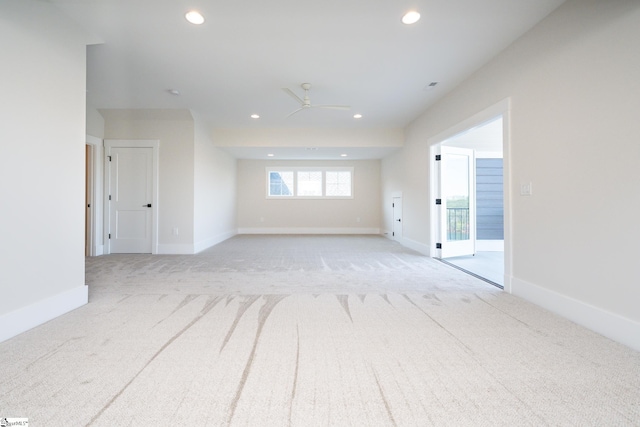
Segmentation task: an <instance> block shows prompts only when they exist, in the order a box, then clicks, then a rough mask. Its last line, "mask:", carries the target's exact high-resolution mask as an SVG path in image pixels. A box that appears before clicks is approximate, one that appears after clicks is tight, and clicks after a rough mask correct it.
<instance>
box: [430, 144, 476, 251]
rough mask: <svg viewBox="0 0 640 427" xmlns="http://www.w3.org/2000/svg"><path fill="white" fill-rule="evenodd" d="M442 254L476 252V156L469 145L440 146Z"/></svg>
mask: <svg viewBox="0 0 640 427" xmlns="http://www.w3.org/2000/svg"><path fill="white" fill-rule="evenodd" d="M439 164H440V175H439V184H440V197H439V198H438V200H439V203H440V214H439V218H440V221H439V222H440V224H439V231H440V232H439V237H440V238H439V240H438V242H439V243H440V248H438V249H440V257H441V258H449V257H454V256H462V255H473V254H474V253H475V240H476V236H475V229H476V227H475V218H476V212H475V182H474V181H475V158H474V151H473V150H469V149H465V148H455V147H447V146H442V147H440V161H439Z"/></svg>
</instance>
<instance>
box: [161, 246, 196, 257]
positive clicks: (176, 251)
mask: <svg viewBox="0 0 640 427" xmlns="http://www.w3.org/2000/svg"><path fill="white" fill-rule="evenodd" d="M156 253H157V254H158V255H191V254H194V253H195V252H194V250H193V245H190V244H158V251H157V252H156Z"/></svg>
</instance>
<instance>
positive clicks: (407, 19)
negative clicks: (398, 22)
mask: <svg viewBox="0 0 640 427" xmlns="http://www.w3.org/2000/svg"><path fill="white" fill-rule="evenodd" d="M419 19H420V14H419V13H418V12H416V11H415V10H412V11H409V12H407V13H405V14H404V16H403V17H402V23H403V24H407V25H411V24H415V23H416V22H418V20H419Z"/></svg>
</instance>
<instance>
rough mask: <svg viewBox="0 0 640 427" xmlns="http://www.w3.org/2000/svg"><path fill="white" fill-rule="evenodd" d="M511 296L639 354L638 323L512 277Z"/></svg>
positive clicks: (639, 335) (639, 328) (639, 331)
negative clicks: (537, 306)
mask: <svg viewBox="0 0 640 427" xmlns="http://www.w3.org/2000/svg"><path fill="white" fill-rule="evenodd" d="M511 291H512V293H513V295H516V296H518V297H520V298H523V299H525V300H527V301H529V302H532V303H534V304H536V305H539V306H540V307H543V308H545V309H547V310H549V311H551V312H553V313H556V314H558V315H560V316H562V317H565V318H567V319H569V320H571V321H573V322H575V323H577V324H579V325H582V326H584V327H586V328H588V329H591V330H592V331H594V332H597V333H599V334H601V335H604V336H605V337H607V338H610V339H612V340H614V341H617V342H619V343H622V344H624V345H627V346H629V347H631V348H633V349H634V350H638V351H640V323H638V322H636V321H634V320H631V319H628V318H626V317H622V316H620V315H617V314H615V313H611V312H609V311H606V310H603V309H601V308H598V307H594V306H592V305H590V304H587V303H585V302H582V301H579V300H576V299H574V298H571V297H568V296H566V295H562V294H559V293H557V292H555V291H552V290H550V289H546V288H543V287H541V286H538V285H534V284H533V283H529V282H526V281H524V280H521V279H518V278H515V277H513V278H512V289H511Z"/></svg>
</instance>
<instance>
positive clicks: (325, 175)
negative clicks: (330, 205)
mask: <svg viewBox="0 0 640 427" xmlns="http://www.w3.org/2000/svg"><path fill="white" fill-rule="evenodd" d="M267 198H273V199H285V198H286V199H306V198H310V199H350V198H353V168H278V169H271V168H267Z"/></svg>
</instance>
